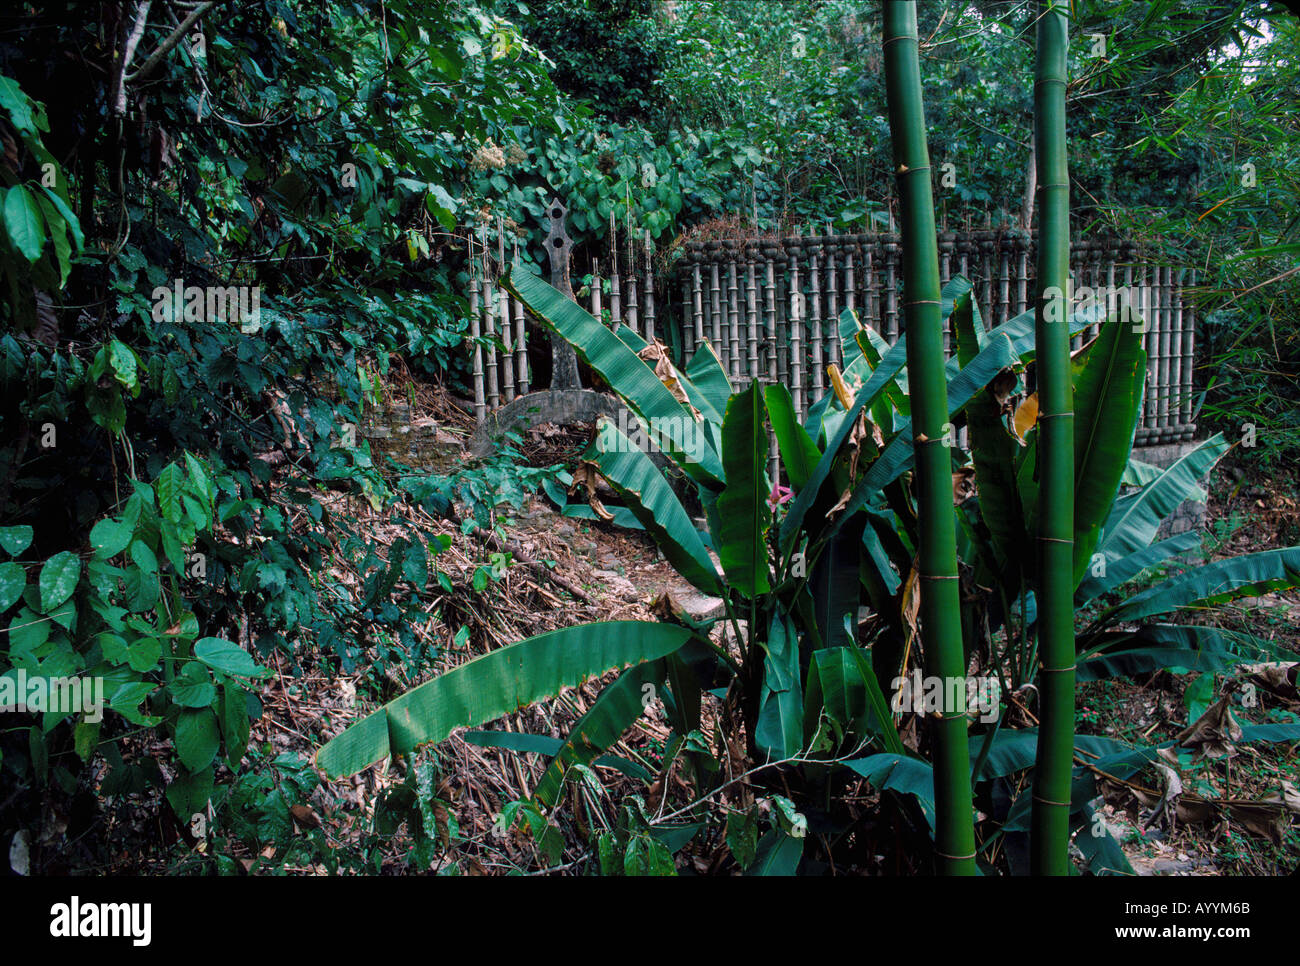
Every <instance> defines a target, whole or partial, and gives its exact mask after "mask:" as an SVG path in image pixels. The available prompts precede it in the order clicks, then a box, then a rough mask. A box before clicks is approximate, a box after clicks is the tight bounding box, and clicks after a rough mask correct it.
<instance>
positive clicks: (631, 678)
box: [534, 661, 664, 808]
mask: <svg viewBox="0 0 1300 966" xmlns="http://www.w3.org/2000/svg"><path fill="white" fill-rule="evenodd" d="M663 681H664V662H663V661H647V662H645V663H644V664H638V665H637V666H636V667H630V668H628V669H627V670H626V671H624V672H623V673H622V674H620V675H619V676H618V680H617V681H615V682H614V683H613V684H611V685H610V686H609V687H607V688H605V689H604V690H603V691H601V692H600V696H599V697H597V698H596V700H595V703H593V704H592V706H591V707H590V708H589V709H588V710H587V713H586V714H584V715H583V716H582V717H581V718H579V719H578V720H577V722H575V723H574V725H573V730H572V731H570V732H569V737H568V739H567V740H566V741H565V742H564V744H563V745H562V746H561V747H560V749H559V750H558V751H557V752H556V753H555V757H554V758H553V759H551V763H550V765H548V766H547V768H546V771H545V773H543V775H542V778H541V780H540V781H539V782H538V783H537V788H536V790H535V791H534V795H536V797H537V800H538V801H539V802H541V803H542V804H543V805H545V806H546V807H547V808H550V807H552V806H553V805H554V804H555V803H556V802H557V801H558V800H559V797H560V792H561V790H562V789H563V787H564V776H565V774H566V773H567V772H568V769H569V766H570V765H573V764H581V765H589V764H591V762H592V761H594V760H595V759H596V758H597V756H599V755H600V754H601V752H603V751H604V750H605V749H606V748H608V747H609V746H610V745H612V744H613V743H614V742H616V741H618V739H619V738H620V737H621V736H622V734H623V732H625V731H627V729H628V728H630V727H631V726H632V722H634V721H636V719H637V718H639V717H640V716H641V713H642V712H643V711H644V710H645V701H644V698H645V697H646V696H647V694H650V695H654V694H655V692H656V691H657V690H658V688H659V687H660V686H661V685H662V684H663ZM647 686H648V687H649V689H650V690H649V691H648V692H647V690H646V688H647Z"/></svg>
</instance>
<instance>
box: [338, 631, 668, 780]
mask: <svg viewBox="0 0 1300 966" xmlns="http://www.w3.org/2000/svg"><path fill="white" fill-rule="evenodd" d="M690 636H691V632H690V631H689V630H688V629H687V628H685V627H678V626H676V625H674V624H658V623H655V622H653V621H603V622H599V623H594V624H579V625H578V626H576V627H566V628H563V629H561V630H558V631H549V632H547V633H545V634H539V635H537V636H536V637H530V638H528V639H527V640H523V641H519V642H518V643H516V644H509V645H507V646H506V647H502V648H499V649H497V650H495V651H490V652H488V653H487V654H483V655H481V656H479V657H476V658H474V659H473V660H472V661H467V662H466V663H464V664H462V665H460V666H459V667H456V668H453V669H452V670H450V671H448V672H447V673H446V674H442V675H439V676H438V677H436V678H434V679H433V680H432V681H426V682H425V683H424V684H421V685H419V686H418V687H416V688H413V689H411V690H410V691H407V692H406V693H405V694H403V695H402V696H401V697H399V698H396V699H394V700H393V701H390V702H389V703H388V704H386V705H384V706H383V707H382V708H380V709H378V710H377V711H374V712H372V713H371V714H369V715H367V716H366V717H364V718H362V719H361V720H360V721H358V722H356V723H355V724H353V725H352V726H351V727H349V728H348V729H347V730H346V731H344V732H343V733H342V734H340V735H338V736H337V737H335V738H332V739H331V740H330V741H328V742H326V744H325V745H324V746H323V747H322V748H320V750H318V751H317V752H316V767H317V768H319V769H320V770H321V771H322V772H324V773H325V774H326V775H328V776H329V777H331V778H341V777H344V776H347V775H354V774H356V773H357V772H359V771H361V770H362V769H364V768H366V767H368V766H370V765H373V764H374V763H375V762H377V761H380V760H381V759H383V758H386V757H387V756H389V755H394V754H407V753H409V752H411V751H413V750H414V749H415V748H417V747H418V746H420V745H423V744H428V743H430V742H439V741H442V740H444V739H445V738H446V737H447V736H448V735H450V734H451V733H452V731H454V730H455V729H456V728H467V727H468V728H472V727H474V726H476V725H481V724H484V723H486V722H488V721H492V720H495V719H496V718H500V717H501V716H502V715H506V714H510V713H511V712H513V711H517V710H518V709H520V708H523V707H527V706H528V705H529V704H531V703H533V702H534V701H538V700H540V699H542V698H547V697H551V696H553V695H556V694H558V693H559V692H560V690H561V689H563V688H566V687H577V686H578V685H580V684H581V683H582V682H584V681H586V680H588V679H589V678H592V677H595V676H596V675H599V674H604V673H605V672H606V671H610V670H613V669H615V668H620V667H625V666H627V665H629V664H639V663H640V662H642V661H653V660H656V659H657V658H661V657H664V656H665V655H667V654H670V653H672V652H673V651H675V650H677V649H678V648H679V647H681V646H682V645H683V644H684V643H685V642H686V641H687V640H688V639H689V638H690Z"/></svg>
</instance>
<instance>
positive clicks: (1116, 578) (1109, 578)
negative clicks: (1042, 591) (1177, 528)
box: [1074, 530, 1201, 607]
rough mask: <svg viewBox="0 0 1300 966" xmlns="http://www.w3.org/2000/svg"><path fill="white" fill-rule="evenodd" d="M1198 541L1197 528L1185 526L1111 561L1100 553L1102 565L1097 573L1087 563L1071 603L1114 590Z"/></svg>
mask: <svg viewBox="0 0 1300 966" xmlns="http://www.w3.org/2000/svg"><path fill="white" fill-rule="evenodd" d="M1200 545H1201V534H1200V532H1199V531H1197V530H1188V531H1186V532H1184V533H1180V534H1178V535H1177V536H1173V537H1170V538H1169V539H1168V540H1161V541H1160V542H1159V543H1155V544H1152V545H1151V546H1149V547H1144V548H1143V549H1141V550H1139V551H1137V552H1136V553H1131V554H1129V555H1128V556H1127V557H1121V558H1120V559H1119V560H1116V561H1115V562H1114V563H1110V562H1109V561H1108V560H1106V558H1105V557H1104V556H1103V558H1102V561H1101V563H1102V564H1104V567H1100V568H1097V569H1098V570H1099V571H1100V572H1099V573H1098V575H1097V576H1095V577H1094V576H1091V574H1092V570H1093V568H1092V567H1089V568H1088V571H1087V573H1088V574H1089V576H1085V577H1084V579H1083V580H1082V581H1081V582H1080V584H1079V586H1078V587H1077V588H1076V589H1075V591H1074V604H1075V606H1076V607H1082V606H1083V605H1084V604H1086V603H1087V602H1088V601H1090V600H1092V599H1093V598H1095V597H1097V596H1098V595H1100V594H1104V593H1107V592H1108V591H1111V590H1114V589H1115V588H1116V587H1119V586H1120V585H1121V584H1124V583H1127V582H1128V581H1130V580H1132V579H1133V578H1134V577H1136V576H1137V575H1138V574H1140V573H1142V571H1144V570H1146V569H1147V568H1148V567H1154V566H1155V565H1156V564H1158V563H1161V562H1163V561H1165V560H1168V559H1169V558H1170V557H1173V556H1175V555H1177V554H1182V553H1188V552H1190V551H1192V550H1195V549H1196V548H1197V547H1199V546H1200Z"/></svg>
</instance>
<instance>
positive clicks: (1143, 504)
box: [1097, 433, 1232, 566]
mask: <svg viewBox="0 0 1300 966" xmlns="http://www.w3.org/2000/svg"><path fill="white" fill-rule="evenodd" d="M1231 448H1232V447H1231V446H1230V445H1229V444H1228V442H1227V441H1226V440H1225V439H1224V438H1223V434H1222V433H1218V434H1216V435H1214V436H1212V437H1210V438H1209V439H1207V440H1206V441H1205V442H1204V443H1202V444H1201V445H1200V446H1198V447H1196V449H1194V450H1192V452H1190V453H1188V454H1187V455H1186V456H1184V457H1182V458H1181V459H1179V460H1178V461H1177V462H1175V463H1174V464H1173V465H1171V466H1170V467H1169V469H1167V470H1165V471H1164V472H1163V473H1162V474H1160V476H1159V478H1158V479H1156V480H1155V481H1154V482H1152V483H1148V484H1147V485H1146V486H1144V487H1143V488H1142V489H1141V490H1140V491H1138V492H1137V493H1135V494H1133V495H1131V496H1125V497H1121V498H1120V499H1119V500H1117V501H1116V502H1115V506H1114V508H1113V509H1112V510H1111V511H1110V514H1109V516H1108V517H1107V519H1106V523H1105V525H1104V526H1103V527H1102V536H1101V541H1100V543H1098V545H1097V550H1098V552H1100V553H1103V554H1105V556H1106V560H1107V565H1108V566H1109V564H1110V563H1111V562H1112V561H1116V560H1119V559H1121V558H1122V557H1127V556H1128V555H1130V554H1132V553H1135V552H1137V551H1138V550H1141V549H1142V548H1143V547H1147V546H1149V545H1150V544H1151V541H1152V540H1154V539H1155V536H1156V532H1157V531H1158V530H1159V529H1160V524H1161V522H1162V521H1163V520H1164V519H1165V517H1167V516H1169V515H1170V514H1171V513H1173V512H1174V510H1176V509H1178V506H1179V505H1180V504H1181V503H1182V502H1183V501H1184V500H1186V499H1188V498H1189V497H1190V496H1192V495H1193V494H1194V493H1195V492H1196V491H1197V490H1198V489H1199V487H1198V485H1197V484H1198V482H1199V481H1200V480H1202V479H1204V478H1205V475H1206V474H1207V473H1209V472H1210V470H1211V469H1213V467H1214V464H1215V463H1217V462H1218V461H1219V458H1220V457H1221V456H1223V454H1224V453H1226V452H1227V451H1228V450H1229V449H1231Z"/></svg>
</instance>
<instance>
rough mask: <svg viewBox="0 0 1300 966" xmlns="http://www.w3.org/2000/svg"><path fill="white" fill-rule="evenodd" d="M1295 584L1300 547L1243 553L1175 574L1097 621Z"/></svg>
mask: <svg viewBox="0 0 1300 966" xmlns="http://www.w3.org/2000/svg"><path fill="white" fill-rule="evenodd" d="M1292 587H1300V547H1287V548H1285V549H1282V550H1265V551H1261V552H1260V553H1248V554H1242V555H1241V556H1240V557H1229V558H1228V559H1226V560H1216V561H1214V562H1213V563H1209V564H1206V565H1205V566H1203V567H1197V568H1196V569H1195V570H1192V571H1189V572H1188V573H1185V574H1179V575H1178V576H1176V577H1171V578H1169V579H1168V580H1166V581H1164V582H1162V583H1159V584H1157V585H1156V586H1154V587H1152V588H1150V589H1149V590H1145V591H1143V592H1142V593H1140V594H1137V595H1136V596H1134V597H1130V598H1129V599H1128V600H1126V601H1125V602H1124V603H1122V604H1119V605H1117V606H1116V607H1113V608H1111V609H1110V610H1109V611H1107V612H1106V613H1104V614H1103V615H1102V616H1101V617H1099V618H1098V620H1097V624H1098V625H1099V626H1101V625H1106V624H1115V623H1119V622H1121V621H1136V620H1141V619H1142V618H1144V617H1153V616H1155V615H1156V614H1167V613H1169V612H1170V611H1174V610H1181V609H1182V608H1186V607H1212V606H1213V605H1215V604H1223V603H1226V602H1227V601H1230V600H1236V599H1237V598H1239V597H1258V596H1260V595H1261V594H1267V593H1270V592H1272V591H1275V590H1286V589H1290V588H1292Z"/></svg>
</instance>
